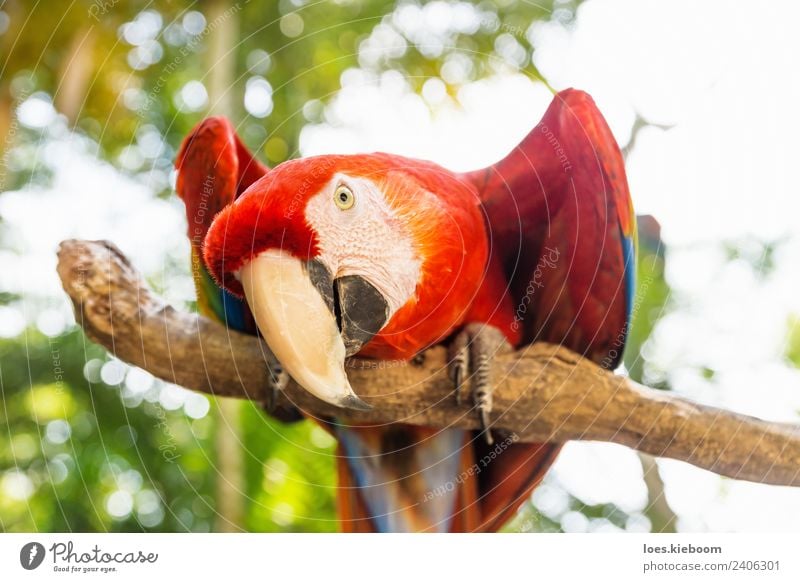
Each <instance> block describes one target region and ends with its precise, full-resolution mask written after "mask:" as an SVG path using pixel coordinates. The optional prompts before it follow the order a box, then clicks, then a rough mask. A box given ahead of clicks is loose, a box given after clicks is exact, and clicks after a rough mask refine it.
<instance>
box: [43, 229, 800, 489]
mask: <svg viewBox="0 0 800 582" xmlns="http://www.w3.org/2000/svg"><path fill="white" fill-rule="evenodd" d="M58 271H59V275H60V276H61V280H62V282H63V285H64V289H65V290H66V292H67V294H68V295H69V296H70V298H71V299H72V302H73V303H74V305H75V311H76V316H77V319H78V322H79V323H80V324H81V325H82V326H83V328H84V330H85V331H86V333H87V335H88V336H89V337H90V338H92V339H93V340H95V341H97V342H98V343H100V344H102V345H104V346H105V347H107V348H108V349H109V350H110V351H111V352H112V353H114V354H115V355H116V356H117V357H119V358H121V359H122V360H125V361H126V362H129V363H131V364H134V365H137V366H141V367H142V368H145V369H146V370H148V371H150V372H151V373H153V374H154V375H156V376H158V377H160V378H162V379H164V380H166V381H169V382H174V383H176V384H180V385H182V386H185V387H187V388H190V389H193V390H199V391H202V392H206V393H209V394H215V395H218V396H234V397H238V398H248V399H253V400H264V399H265V396H266V387H267V377H266V374H267V372H266V366H265V365H264V353H265V352H264V349H265V346H264V344H263V342H262V341H261V340H259V339H257V338H255V337H251V336H247V335H243V334H240V333H236V332H233V331H231V330H228V329H226V328H224V327H223V326H221V325H219V324H217V323H215V322H212V321H209V320H207V319H205V318H203V317H199V316H197V315H193V314H189V313H181V312H178V311H176V310H175V309H173V308H172V307H170V306H169V305H167V304H165V303H164V302H163V301H162V300H161V299H159V298H158V297H156V296H155V295H154V294H153V293H152V292H151V291H150V290H149V289H147V287H146V286H145V285H144V283H143V282H142V281H141V279H140V278H139V276H138V275H137V273H136V272H135V271H134V269H133V268H132V267H131V265H130V264H129V263H128V261H127V260H126V259H125V257H124V256H123V255H122V254H121V253H120V252H119V251H118V250H117V249H116V248H115V247H114V246H113V245H111V244H109V243H105V242H86V241H74V240H72V241H65V242H64V243H62V245H61V249H60V252H59V264H58ZM445 357H446V356H445V350H444V349H443V348H442V347H435V348H432V349H430V350H428V351H427V352H426V353H425V355H424V358H422V359H421V361H420V362H414V363H412V362H399V361H398V362H376V361H366V360H357V359H352V360H349V361H348V363H347V368H348V376H349V377H350V380H351V383H352V385H353V388H354V389H355V391H356V392H357V393H358V394H359V396H360V397H361V398H363V399H364V400H365V401H366V402H368V403H370V404H372V405H373V407H374V408H373V410H371V411H368V412H357V411H350V410H341V409H336V408H334V407H332V406H330V405H328V404H325V403H322V402H320V401H319V400H317V399H316V398H314V397H313V396H311V395H310V394H309V393H307V392H305V391H304V390H302V389H301V388H299V387H298V386H296V385H294V384H290V385H289V386H288V387H287V389H286V390H285V392H284V395H283V398H284V399H286V400H288V401H289V402H291V403H292V404H293V405H295V406H297V407H298V408H300V409H301V410H303V412H304V413H306V414H307V415H309V416H315V417H330V416H334V415H335V416H336V418H337V419H338V420H339V421H340V422H359V423H386V422H404V423H410V424H418V425H427V426H434V427H448V426H460V427H465V428H477V427H478V422H477V419H476V417H475V415H474V414H473V411H472V410H471V409H470V407H469V406H468V405H463V406H458V405H457V404H456V402H455V399H454V398H453V396H452V389H451V385H450V382H449V380H448V379H447V373H446V361H445ZM494 374H495V376H494V378H495V382H496V389H495V396H494V412H493V414H492V421H493V426H494V428H495V429H502V430H505V431H510V432H512V433H514V434H516V435H517V437H518V438H519V439H520V440H522V441H533V442H542V441H550V442H565V441H569V440H596V441H608V442H615V443H620V444H623V445H627V446H629V447H631V448H634V449H637V450H639V451H644V452H646V453H649V454H651V455H655V456H660V457H669V458H673V459H679V460H682V461H686V462H688V463H691V464H693V465H696V466H698V467H702V468H705V469H708V470H710V471H714V472H715V473H718V474H721V475H726V476H728V477H733V478H737V479H746V480H749V481H758V482H764V483H771V484H776V485H800V426H797V425H789V424H783V423H776V422H766V421H764V420H760V419H757V418H753V417H750V416H745V415H742V414H737V413H734V412H730V411H726V410H721V409H717V408H713V407H710V406H704V405H701V404H697V403H694V402H691V401H689V400H686V399H684V398H680V397H678V396H674V395H672V394H669V393H667V392H664V391H659V390H653V389H650V388H647V387H645V386H642V385H640V384H637V383H635V382H633V381H631V380H629V379H627V378H625V377H622V376H618V375H614V374H612V373H610V372H607V371H605V370H603V369H601V368H599V367H598V366H596V365H595V364H593V363H592V362H590V361H588V360H585V359H583V358H581V357H580V356H579V355H577V354H575V353H572V352H570V351H569V350H566V349H564V348H562V347H559V346H553V345H547V344H534V345H531V346H529V347H527V348H525V349H522V350H519V351H517V352H514V353H508V354H502V355H498V356H497V357H496V358H495V360H494Z"/></svg>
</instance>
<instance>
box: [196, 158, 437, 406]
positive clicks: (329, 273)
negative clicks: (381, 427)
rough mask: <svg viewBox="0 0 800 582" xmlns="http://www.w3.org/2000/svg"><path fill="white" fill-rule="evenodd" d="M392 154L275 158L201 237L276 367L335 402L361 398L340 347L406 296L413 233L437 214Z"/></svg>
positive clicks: (355, 341)
mask: <svg viewBox="0 0 800 582" xmlns="http://www.w3.org/2000/svg"><path fill="white" fill-rule="evenodd" d="M396 163H397V161H396V160H395V159H394V157H390V156H387V155H385V154H373V155H370V156H320V157H314V158H305V159H300V160H292V161H288V162H285V163H283V164H281V165H279V166H277V167H275V168H274V169H272V170H269V171H268V172H267V174H266V175H265V176H263V177H262V178H261V179H259V180H258V181H256V182H255V183H254V184H252V185H251V186H250V187H249V188H248V189H247V190H246V191H245V192H244V193H243V194H242V195H241V196H240V197H239V198H238V199H236V201H235V202H234V203H233V204H230V205H229V206H227V207H226V208H225V209H224V210H223V211H222V212H221V213H220V214H219V215H218V216H217V218H216V219H215V220H214V222H213V224H212V225H211V228H210V229H209V231H208V234H207V236H206V239H205V244H204V258H205V262H206V264H207V265H208V268H209V270H210V272H211V273H212V275H213V276H214V277H215V278H216V280H217V281H218V282H219V283H220V284H221V285H222V286H224V287H225V288H227V289H228V290H229V291H231V292H232V293H234V294H236V295H238V296H243V297H245V298H246V300H247V303H248V305H249V307H250V309H251V311H252V312H253V315H254V317H255V320H256V323H257V325H258V328H259V331H260V332H261V334H262V336H263V337H264V339H265V341H266V342H267V344H268V345H269V347H270V349H271V350H272V351H273V353H274V354H275V356H276V357H277V358H278V360H279V361H280V362H281V364H282V365H283V366H284V368H285V369H286V371H287V372H288V373H289V374H290V375H291V376H292V377H293V378H294V379H295V381H296V382H297V383H298V384H300V385H301V386H303V387H304V388H305V389H306V390H308V391H309V392H311V393H312V394H314V395H315V396H317V397H318V398H320V399H322V400H324V401H326V402H328V403H331V404H334V405H337V406H340V407H347V408H355V409H366V408H369V406H368V405H367V404H366V403H364V402H363V401H362V400H360V399H359V398H358V396H356V394H355V393H354V392H353V390H352V388H351V387H350V384H349V382H348V379H347V375H346V374H345V368H344V365H345V358H346V357H348V356H351V355H354V354H356V353H358V352H359V351H360V350H361V348H362V346H364V344H366V343H367V342H369V341H370V339H372V338H373V336H374V335H375V334H377V333H378V332H380V330H381V329H383V328H384V327H385V326H386V324H387V322H389V321H390V320H391V319H392V317H393V316H394V315H395V314H396V313H397V312H398V311H399V310H401V309H402V308H403V306H405V305H407V304H408V303H409V302H413V301H414V297H415V293H416V289H417V286H418V285H419V283H420V281H421V277H422V265H423V262H424V256H423V255H424V253H423V247H422V246H421V245H420V241H421V240H422V239H424V238H425V236H426V233H428V235H430V230H431V227H432V226H434V225H435V224H436V223H437V222H438V221H439V218H440V217H438V216H434V214H435V213H436V212H437V210H436V209H437V206H436V205H435V204H431V202H430V200H429V199H428V197H430V196H431V195H430V192H426V191H425V189H424V188H420V187H419V184H418V182H416V181H414V180H413V179H411V178H409V177H408V176H407V175H406V174H405V173H403V172H401V171H395V168H394V167H393V164H396ZM434 228H435V226H434Z"/></svg>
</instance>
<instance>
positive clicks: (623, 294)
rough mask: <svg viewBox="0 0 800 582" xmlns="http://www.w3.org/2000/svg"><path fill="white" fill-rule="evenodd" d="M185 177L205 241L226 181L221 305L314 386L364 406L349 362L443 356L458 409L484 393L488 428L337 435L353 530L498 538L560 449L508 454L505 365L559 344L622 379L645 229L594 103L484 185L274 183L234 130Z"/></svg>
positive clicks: (562, 108) (567, 108) (216, 256)
mask: <svg viewBox="0 0 800 582" xmlns="http://www.w3.org/2000/svg"><path fill="white" fill-rule="evenodd" d="M178 171H179V174H178V190H179V192H180V193H181V196H182V197H183V199H184V201H185V202H186V205H187V212H188V217H189V222H190V236H191V225H192V221H193V220H196V219H197V216H198V212H199V210H198V208H200V206H201V201H202V200H203V183H207V184H209V185H210V187H209V188H206V190H207V191H208V193H207V194H206V206H207V208H208V210H207V211H206V213H205V214H204V215H203V219H202V220H201V221H200V222H201V223H202V224H203V225H204V228H205V229H207V233H205V235H204V237H202V241H199V242H198V244H197V245H196V246H195V247H194V248H195V252H196V253H198V254H200V253H202V257H203V261H204V263H203V264H202V265H200V268H201V269H207V272H208V273H210V275H211V277H213V279H214V281H216V282H217V283H218V284H219V287H213V288H212V287H209V286H208V285H206V288H205V291H203V292H204V293H208V289H209V288H210V289H211V290H215V293H216V295H217V296H220V294H221V296H222V297H224V298H226V299H223V301H222V305H223V309H222V310H221V313H222V319H225V317H226V316H225V313H227V311H226V308H225V306H227V305H235V304H236V302H237V301H238V302H239V305H240V307H242V309H244V308H247V310H248V312H250V313H252V315H253V317H254V319H255V322H256V325H257V328H258V331H259V332H260V333H261V335H262V336H263V338H264V340H265V341H266V343H267V344H268V346H269V347H270V349H271V350H272V352H273V353H274V355H275V358H276V359H277V361H278V362H280V364H281V366H282V367H283V368H284V369H285V370H286V371H287V372H288V374H289V375H291V376H292V377H293V378H294V380H295V381H297V383H298V384H300V385H301V386H302V387H303V388H305V389H306V390H308V391H309V392H311V393H312V394H314V395H315V396H317V397H318V398H320V399H322V400H324V401H326V402H329V403H332V404H335V405H337V406H340V407H350V408H357V409H359V408H365V407H367V406H368V405H367V404H365V403H364V402H363V401H362V400H361V399H360V398H359V397H358V396H357V395H356V394H355V392H354V391H353V389H352V388H351V387H350V384H349V382H348V380H347V375H346V373H345V366H344V364H345V358H346V357H348V356H352V355H356V354H358V355H359V356H360V357H369V358H379V359H384V360H398V359H400V360H407V359H410V358H413V357H414V356H415V355H417V354H419V353H420V352H421V351H423V350H424V349H425V348H427V347H429V346H431V345H434V344H437V343H440V342H443V341H449V344H450V353H451V356H452V357H451V362H450V375H451V378H452V379H453V382H454V388H455V391H456V395H457V396H459V395H460V394H461V392H462V390H463V386H464V385H465V384H470V388H471V392H472V396H473V404H474V409H475V412H476V414H478V415H479V418H480V419H481V422H482V425H483V430H481V431H465V430H462V429H456V428H448V429H435V428H424V427H413V426H407V425H403V424H396V425H389V426H343V425H340V424H337V423H336V421H335V419H332V421H331V426H333V429H332V431H333V434H334V436H336V438H337V439H338V442H339V457H338V466H339V469H338V475H339V487H338V498H339V499H338V501H339V514H340V520H341V527H342V529H343V530H345V531H381V532H382V531H494V530H497V529H498V528H499V527H500V526H501V525H502V524H503V523H504V522H505V521H506V520H507V519H508V518H509V517H510V516H512V515H513V514H514V512H515V511H516V510H517V509H518V507H519V506H520V504H521V503H523V502H524V501H525V500H526V499H527V498H528V497H529V495H530V492H531V490H532V489H533V487H535V486H536V484H537V483H538V482H539V481H540V480H541V478H542V476H543V475H544V473H545V471H546V470H547V468H548V467H549V466H550V464H551V463H552V461H553V459H554V458H555V456H556V454H557V452H558V446H557V445H552V444H529V443H524V444H523V443H516V442H514V441H513V439H505V440H503V441H502V442H500V443H494V442H492V436H491V433H490V432H489V427H490V423H491V403H492V399H491V393H492V374H491V361H492V355H493V354H494V353H495V352H496V351H497V350H501V349H506V347H507V346H512V347H514V348H520V347H523V346H525V345H527V344H530V343H531V342H534V341H547V342H551V343H558V344H562V345H565V346H566V347H568V348H570V349H572V350H575V351H577V352H579V353H581V354H583V355H584V356H586V357H588V358H591V359H592V360H594V361H596V362H598V363H603V365H607V366H608V367H613V366H616V365H617V362H618V361H619V359H620V357H621V353H622V346H623V344H624V339H625V334H626V329H627V324H628V319H629V317H630V309H631V305H632V299H633V297H632V296H633V289H634V279H635V270H634V265H635V248H636V247H635V220H634V216H633V208H632V204H631V201H630V196H629V193H628V186H627V181H626V177H625V171H624V165H623V161H622V156H621V154H620V151H619V148H618V146H617V144H616V142H615V141H614V138H613V136H612V135H611V132H610V130H609V128H608V126H607V124H606V122H605V120H604V119H603V117H602V115H601V114H600V112H599V111H598V110H597V108H596V106H595V104H594V102H593V101H592V99H591V98H590V97H589V96H588V95H587V94H585V93H583V92H580V91H576V90H572V89H570V90H566V91H562V92H561V93H559V94H557V95H556V96H555V98H554V100H553V102H552V104H551V105H550V107H549V108H548V110H547V112H546V113H545V115H544V118H543V119H542V121H541V122H540V123H539V125H537V126H536V127H535V128H534V129H533V130H532V131H531V132H530V133H529V134H528V136H527V137H526V138H525V139H524V140H523V141H522V142H521V143H520V145H519V146H517V147H516V148H515V149H514V150H513V151H512V152H511V153H510V154H508V156H506V157H505V158H504V159H503V160H501V161H500V162H498V163H497V164H494V165H492V166H490V167H488V168H485V169H482V170H479V171H475V172H471V173H466V174H456V173H453V172H450V171H448V170H446V169H444V168H442V167H440V166H438V165H436V164H434V163H431V162H425V161H420V160H415V159H409V158H405V157H401V156H396V155H389V154H381V153H377V154H369V155H327V156H318V157H312V158H305V159H298V160H291V161H287V162H285V163H283V164H280V165H278V166H277V167H275V168H273V169H270V170H267V169H266V168H264V167H263V166H261V165H260V164H258V163H257V162H255V161H254V160H253V158H252V156H251V155H250V154H249V153H248V152H247V151H246V150H245V148H244V147H243V146H242V144H241V142H240V141H239V140H238V138H237V137H236V136H235V134H234V132H233V130H232V128H231V126H230V124H228V123H227V122H226V121H225V120H222V119H209V120H206V121H204V122H203V123H201V124H200V126H199V127H198V128H196V129H195V130H194V132H193V133H192V134H191V135H190V136H189V137H188V138H187V140H186V142H185V143H184V146H183V148H182V150H181V153H180V155H179V161H178ZM209 197H211V198H213V200H210V199H208V198H209ZM212 215H215V216H214V219H213V222H212V223H211V224H210V227H208V226H207V225H208V223H209V219H210V218H211V217H212ZM223 289H224V291H223ZM200 290H201V291H202V289H200ZM242 299H243V301H242ZM201 305H202V301H201ZM218 313H219V312H218ZM232 319H233V318H232V317H231V316H230V315H228V316H227V320H228V321H229V322H230V321H231V320H232ZM251 331H253V330H251ZM277 384H278V383H276V389H279V388H280V387H279V386H278V385H277ZM534 412H535V411H532V414H533V413H534ZM492 450H494V454H493V455H492V460H491V462H488V463H483V462H482V459H485V458H487V457H486V455H487V453H489V452H490V451H492Z"/></svg>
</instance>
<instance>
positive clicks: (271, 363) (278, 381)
mask: <svg viewBox="0 0 800 582" xmlns="http://www.w3.org/2000/svg"><path fill="white" fill-rule="evenodd" d="M266 356H267V371H268V372H269V378H268V379H267V397H266V400H265V401H264V410H266V412H267V414H269V415H270V416H272V417H273V418H277V419H278V420H280V421H282V422H295V421H298V420H302V418H303V416H302V415H301V414H300V411H299V410H297V409H296V408H295V407H294V406H292V407H289V408H286V407H283V406H278V396H279V395H280V393H281V391H282V390H283V389H284V388H286V385H287V384H288V383H289V374H287V373H286V370H284V369H283V366H281V363H280V362H279V361H278V360H277V359H276V358H275V356H273V355H272V354H271V353H267V354H266Z"/></svg>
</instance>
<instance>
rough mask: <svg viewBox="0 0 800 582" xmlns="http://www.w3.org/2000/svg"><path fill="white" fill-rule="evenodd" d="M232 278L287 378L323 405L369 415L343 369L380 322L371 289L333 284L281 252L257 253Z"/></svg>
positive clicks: (379, 302)
mask: <svg viewBox="0 0 800 582" xmlns="http://www.w3.org/2000/svg"><path fill="white" fill-rule="evenodd" d="M239 275H240V279H241V283H242V287H243V288H244V292H245V296H246V297H247V303H248V305H249V306H250V309H251V311H252V312H253V315H254V317H255V320H256V323H257V325H258V329H259V330H260V331H261V335H262V336H263V337H264V340H265V341H266V342H267V345H269V347H270V349H271V350H272V352H273V353H274V354H275V357H276V358H278V360H279V361H280V363H281V364H282V365H283V367H284V368H285V369H286V371H287V372H288V373H289V374H290V375H291V376H292V378H294V380H295V381H296V382H297V383H298V384H300V385H301V386H302V387H303V388H305V389H306V390H308V391H309V392H311V393H312V394H314V395H315V396H316V397H317V398H319V399H321V400H323V401H325V402H328V403H330V404H334V405H336V406H340V407H343V408H352V409H355V410H369V409H370V408H371V407H370V406H369V405H368V404H366V403H365V402H364V401H362V400H361V399H360V398H359V397H358V396H357V395H356V394H355V392H353V389H352V388H351V386H350V382H349V381H348V379H347V374H346V373H345V369H344V361H345V358H346V357H347V356H350V355H353V354H355V353H357V352H358V351H359V350H360V349H361V346H362V345H364V344H365V343H366V342H368V341H369V340H370V339H371V338H372V336H373V335H375V333H377V332H378V331H379V330H380V329H381V328H382V327H383V325H384V323H385V322H386V319H387V317H388V311H389V309H388V304H387V303H386V300H385V299H384V298H383V296H382V295H381V294H380V293H379V292H378V291H377V289H375V288H374V287H373V286H372V285H370V284H369V283H368V282H367V281H366V280H364V279H363V278H361V277H355V276H348V277H342V278H340V279H337V280H335V281H334V280H333V279H332V277H331V274H330V272H329V271H328V269H327V268H326V267H325V266H324V265H323V264H322V263H320V262H318V261H314V260H312V261H301V260H300V259H297V258H295V257H293V256H291V255H290V254H288V253H286V252H284V251H280V250H268V251H266V252H264V253H261V254H260V255H258V256H257V257H256V258H254V259H253V260H252V261H250V262H249V263H247V264H245V265H244V266H243V267H242V269H241V271H240V274H239Z"/></svg>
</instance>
